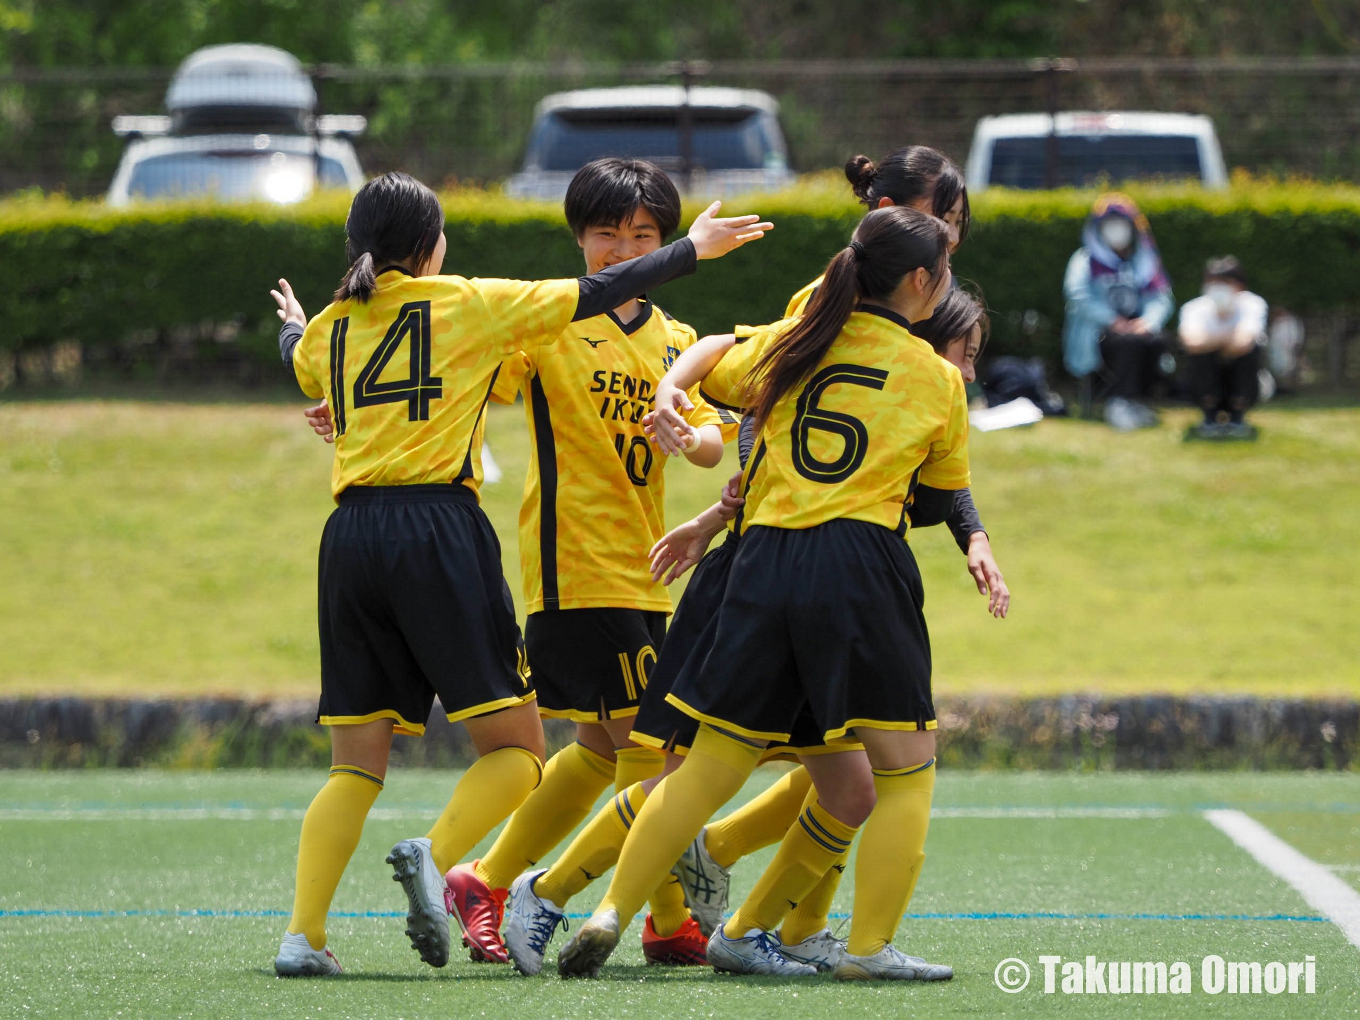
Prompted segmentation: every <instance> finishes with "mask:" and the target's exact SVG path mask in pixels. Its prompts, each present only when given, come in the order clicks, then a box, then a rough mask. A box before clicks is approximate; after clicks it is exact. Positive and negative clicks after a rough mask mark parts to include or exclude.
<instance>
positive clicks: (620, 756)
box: [614, 747, 666, 793]
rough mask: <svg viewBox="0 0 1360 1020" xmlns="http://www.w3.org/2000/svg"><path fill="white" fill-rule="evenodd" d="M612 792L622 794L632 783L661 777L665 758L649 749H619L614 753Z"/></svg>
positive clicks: (656, 751)
mask: <svg viewBox="0 0 1360 1020" xmlns="http://www.w3.org/2000/svg"><path fill="white" fill-rule="evenodd" d="M614 759H615V763H614V792H615V793H622V792H623V791H624V790H626V789H628V787H630V786H632V785H633V784H634V783H640V782H642V781H643V780H644V779H651V778H652V776H659V775H661V770H662V769H663V768H664V767H665V765H666V756H665V754H663V753H662V752H660V751H658V750H656V749H654V748H651V747H620V748H619V749H618V750H617V751H615V752H614Z"/></svg>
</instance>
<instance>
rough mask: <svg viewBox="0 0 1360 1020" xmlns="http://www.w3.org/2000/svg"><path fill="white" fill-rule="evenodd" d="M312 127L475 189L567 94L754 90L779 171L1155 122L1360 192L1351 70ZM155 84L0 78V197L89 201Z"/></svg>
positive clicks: (779, 66)
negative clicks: (1053, 128) (1125, 119)
mask: <svg viewBox="0 0 1360 1020" xmlns="http://www.w3.org/2000/svg"><path fill="white" fill-rule="evenodd" d="M309 73H310V74H311V77H312V80H313V82H314V84H315V86H316V90H317V95H318V101H319V112H322V113H330V114H362V115H364V116H366V117H367V118H368V122H369V128H368V131H367V133H366V134H365V135H364V136H363V137H361V138H360V139H359V140H358V142H357V146H358V154H359V158H360V160H361V162H362V164H363V168H364V170H365V171H367V172H369V173H374V172H381V171H383V170H388V169H393V168H403V169H406V170H409V171H410V172H412V173H414V174H416V175H417V176H420V177H421V178H423V179H426V180H429V181H431V182H455V181H459V182H487V181H496V180H500V179H503V178H505V177H506V176H507V175H509V174H510V173H511V172H512V171H513V170H514V169H515V168H516V165H517V162H518V160H519V159H520V157H521V155H522V153H523V147H524V142H525V139H526V136H527V134H528V131H529V126H530V123H531V121H532V117H533V110H534V106H535V104H536V102H537V101H538V100H539V99H540V98H541V97H543V96H544V95H546V94H548V93H551V92H557V91H562V90H566V89H573V88H583V87H592V86H607V85H619V84H640V83H667V82H679V81H680V80H681V77H682V75H684V74H688V75H690V76H691V80H692V81H694V82H695V83H697V84H711V85H731V86H740V87H747V88H758V89H763V90H765V91H767V92H769V93H771V94H772V95H773V96H775V98H777V99H778V100H779V102H780V104H781V114H780V119H781V121H782V123H783V127H784V131H785V133H786V135H787V137H788V140H789V147H790V155H791V160H792V164H793V166H794V168H795V169H797V170H801V171H807V170H819V169H824V168H827V167H838V166H840V165H841V164H842V163H844V161H845V159H846V158H847V157H848V156H850V155H853V154H855V153H857V152H865V153H867V154H868V155H870V156H871V157H875V158H876V157H878V156H880V155H882V154H883V153H886V152H888V151H890V150H892V149H894V148H896V147H897V146H899V145H903V144H907V143H920V144H925V145H931V146H934V147H936V148H939V149H941V150H943V151H945V152H947V153H950V154H951V155H953V156H955V157H956V158H957V159H959V160H960V161H962V160H963V159H964V158H965V157H966V155H967V151H968V146H969V142H970V139H971V136H972V132H973V128H974V125H975V124H976V122H977V120H978V118H979V117H982V116H985V115H987V114H999V113H1021V112H1042V111H1045V110H1097V111H1108V110H1157V111H1173V112H1185V113H1203V114H1207V115H1209V116H1210V117H1212V118H1213V120H1214V123H1215V125H1216V126H1217V129H1218V134H1219V138H1220V139H1221V142H1222V146H1223V151H1224V156H1225V158H1226V162H1227V165H1228V166H1229V167H1230V168H1234V167H1242V168H1245V169H1247V170H1250V171H1252V172H1253V173H1271V174H1278V175H1288V174H1297V175H1305V176H1310V177H1317V178H1323V179H1349V180H1360V58H1337V59H1260V60H1251V59H1231V60H1230V59H1212V60H1208V59H1206V60H1188V59H1187V60H1181V59H1150V60H1143V59H1138V60H1133V59H1127V60H1126V59H1093V60H1065V59H1064V60H1038V61H1023V60H969V61H936V60H927V61H831V60H827V61H716V62H713V63H697V64H688V65H678V64H649V65H628V66H617V67H604V66H594V65H579V66H558V65H553V66H546V65H530V64H504V63H501V64H481V65H467V66H449V67H430V66H422V67H372V68H362V67H340V66H319V67H314V68H310V69H309ZM171 74H172V71H171V70H170V69H48V70H28V71H15V72H10V73H8V74H6V75H0V193H3V192H11V191H15V190H18V189H22V188H31V187H37V188H41V189H43V190H45V191H64V192H66V193H68V194H70V195H74V196H87V195H99V194H102V193H103V192H104V191H105V190H106V189H107V188H108V186H109V183H110V181H111V179H112V177H113V173H114V169H115V167H116V166H117V163H118V159H119V156H120V153H121V151H122V144H123V143H122V142H121V141H120V140H119V139H118V138H116V137H115V136H114V135H113V133H112V131H111V129H110V123H111V121H112V119H113V118H114V117H115V116H117V115H120V114H154V113H160V112H162V110H163V98H164V95H165V91H166V86H167V85H168V83H169V80H170V76H171Z"/></svg>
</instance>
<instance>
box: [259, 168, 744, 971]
mask: <svg viewBox="0 0 1360 1020" xmlns="http://www.w3.org/2000/svg"><path fill="white" fill-rule="evenodd" d="M716 209H717V207H716V205H715V206H713V207H710V209H709V210H708V211H707V212H706V213H705V214H704V215H702V216H701V217H700V218H699V219H698V220H696V221H695V225H694V226H693V227H692V228H691V230H690V236H689V237H688V238H687V239H684V240H681V241H678V242H676V243H675V244H673V245H669V246H668V247H667V248H664V249H661V250H659V251H657V252H655V253H654V254H652V255H650V256H648V257H646V258H642V259H636V260H633V261H632V262H630V263H628V264H626V265H623V266H619V267H616V268H614V269H610V270H606V271H604V272H603V273H600V274H598V275H596V276H593V277H588V278H582V279H579V280H548V281H540V282H535V283H525V282H520V281H510V280H469V279H464V278H462V277H458V276H438V275H436V274H437V273H438V272H439V269H440V267H441V265H442V263H443V258H444V252H445V248H446V241H445V238H444V234H443V225H444V215H443V210H442V209H441V208H440V205H439V201H438V199H437V198H436V197H435V196H434V193H433V192H431V191H430V190H429V189H428V188H426V187H425V186H424V185H423V184H421V183H420V182H418V181H416V180H415V179H414V178H412V177H409V176H407V175H405V174H399V173H392V174H384V175H383V176H381V177H377V178H375V179H374V180H372V181H370V182H369V183H368V184H366V185H365V186H364V187H363V188H361V189H360V191H359V193H358V194H357V195H356V196H355V198H354V202H353V204H352V205H351V207H350V213H349V218H348V219H347V221H346V224H345V230H346V249H347V253H348V255H349V259H350V266H349V269H348V271H347V272H346V273H345V277H344V279H343V280H342V281H341V284H340V287H339V289H338V290H337V291H336V294H335V300H334V301H333V303H332V304H330V305H329V306H327V308H326V309H325V310H324V311H323V312H322V313H321V314H320V315H318V316H317V317H316V318H314V319H312V320H311V321H310V322H307V321H306V316H305V314H304V313H303V310H302V306H301V305H300V304H299V303H298V301H297V299H296V298H295V297H294V296H293V293H292V289H291V288H290V287H289V286H288V284H287V282H286V281H283V280H281V281H280V289H279V290H278V291H274V292H272V293H273V296H274V300H275V301H276V303H277V304H278V306H279V316H280V318H281V319H283V320H284V325H283V328H282V330H281V331H280V335H279V343H280V351H281V353H282V355H283V359H284V362H285V364H288V365H291V366H292V368H293V371H294V374H295V376H296V378H297V380H298V383H299V385H300V386H301V387H302V390H303V392H304V393H306V394H307V395H309V396H312V397H322V396H324V397H326V398H327V400H328V402H329V404H330V406H331V409H332V413H333V415H334V418H335V424H336V442H335V466H334V469H333V472H332V489H333V491H334V494H335V497H336V502H337V503H338V504H339V506H338V508H337V509H336V510H335V512H334V513H333V514H332V515H331V518H330V520H329V521H328V522H327V525H326V529H325V532H324V533H323V535H322V540H321V550H320V565H319V570H318V597H319V607H318V608H319V612H318V617H319V620H320V630H321V662H322V669H321V673H322V680H321V702H320V707H319V710H318V721H319V722H321V723H323V724H326V725H329V726H331V727H332V730H331V736H332V760H333V762H334V765H333V767H332V769H331V774H330V778H329V780H328V782H327V783H326V785H325V786H324V787H323V788H322V789H321V791H320V792H319V793H318V794H317V796H316V799H315V800H314V801H313V802H312V805H311V806H310V807H309V808H308V810H307V814H306V817H305V818H304V820H303V824H302V835H301V839H300V843H299V848H298V870H297V892H296V898H295V900H294V909H293V916H292V919H291V920H290V922H289V925H288V929H287V933H286V934H285V936H284V938H283V942H282V945H281V947H280V950H279V954H278V957H277V959H276V960H275V970H276V972H277V973H279V974H280V975H285V976H299V975H322V974H334V973H337V972H338V971H339V969H340V968H339V964H338V963H337V962H336V960H335V957H334V956H333V955H332V954H331V953H330V951H329V949H328V948H327V945H326V930H325V918H326V912H327V910H328V908H329V906H330V901H331V899H332V897H333V895H334V892H335V888H336V885H337V884H338V882H339V880H340V876H341V874H342V872H343V871H344V868H345V865H346V864H347V863H348V861H349V858H350V856H351V855H352V854H353V852H354V848H355V846H356V845H357V843H358V840H359V835H360V832H361V830H362V828H363V822H364V819H365V817H366V816H367V814H368V811H369V809H370V808H371V806H372V804H373V802H374V800H375V799H376V798H377V795H378V792H379V791H380V790H381V788H382V784H383V779H384V776H385V773H386V768H387V757H388V751H389V748H390V746H391V741H392V734H393V732H394V731H399V732H407V733H415V734H419V733H420V732H422V731H423V730H424V720H425V718H426V716H427V715H428V714H429V711H430V708H431V706H432V704H433V700H434V697H435V695H436V694H438V695H439V698H440V701H441V703H442V704H443V706H444V709H445V711H447V712H448V714H449V717H450V718H451V719H457V720H461V721H463V723H464V725H465V726H466V728H467V730H468V733H469V736H470V737H471V738H472V741H473V744H474V745H475V746H476V747H477V749H478V752H479V754H480V755H481V757H480V758H479V760H478V761H477V763H476V764H474V765H473V767H472V768H471V769H469V770H468V772H467V774H466V775H465V777H464V781H463V782H460V783H459V784H458V786H457V787H456V788H455V790H454V793H453V796H452V798H451V799H450V801H449V803H448V805H447V807H446V808H445V810H444V813H443V815H442V816H441V817H440V818H439V820H438V821H437V822H436V823H435V826H434V828H433V829H432V830H431V831H430V833H429V835H427V836H425V837H422V838H416V839H408V840H402V841H401V842H400V843H398V844H397V845H396V846H395V847H393V849H392V854H391V855H390V857H389V858H388V860H389V862H390V863H392V864H393V866H394V869H395V871H396V875H395V877H396V878H397V879H398V880H399V881H400V882H401V883H402V886H403V889H404V890H405V892H406V894H407V898H408V900H409V903H410V913H409V915H408V919H407V920H408V932H409V933H410V935H411V940H412V945H413V947H414V948H416V949H417V950H418V951H419V952H420V954H421V957H422V959H424V960H426V961H427V962H429V963H431V964H433V965H435V966H443V965H444V963H446V962H447V960H448V941H449V940H448V909H447V907H446V905H445V892H446V888H447V887H446V885H445V882H444V876H443V870H444V869H445V868H447V867H449V866H451V865H452V864H454V863H455V862H456V861H457V860H458V858H459V857H460V856H461V855H462V854H464V853H466V851H467V850H468V849H470V848H471V847H472V846H473V845H474V844H475V843H476V842H477V840H479V839H481V838H482V837H483V836H484V835H485V834H486V833H487V831H489V830H490V828H491V827H492V826H494V825H495V824H497V823H498V822H499V821H500V820H501V819H503V818H504V817H505V816H506V815H507V814H509V813H510V812H511V811H512V810H514V808H515V807H516V806H517V805H518V804H519V803H520V802H521V801H523V799H524V798H525V797H526V796H527V795H528V794H529V792H530V791H531V790H532V789H533V788H534V787H535V786H536V785H537V784H538V782H539V779H540V776H541V774H542V764H541V763H542V757H543V733H542V726H541V724H540V723H539V721H538V713H537V711H536V710H535V706H534V704H533V700H534V691H533V689H532V688H531V687H530V686H529V680H528V676H527V672H526V670H525V669H524V657H523V653H522V644H521V641H520V636H519V628H518V626H517V624H516V623H515V617H514V607H513V604H512V602H511V599H510V595H509V589H508V588H507V587H506V584H505V579H504V577H503V575H502V574H501V570H500V555H499V547H498V544H497V542H496V537H495V534H494V532H493V531H492V530H491V526H490V523H489V522H488V521H487V520H486V517H485V515H484V514H483V513H482V511H481V509H480V507H479V505H478V492H477V490H478V485H479V482H480V479H481V469H480V451H481V436H482V427H483V410H484V407H485V403H486V400H487V397H488V394H489V392H490V389H491V384H492V381H493V379H494V377H495V374H496V371H497V368H498V366H499V364H500V362H501V361H502V360H503V359H504V358H506V357H508V356H510V355H511V354H513V353H515V352H516V351H521V350H537V349H538V348H539V347H540V346H542V345H543V344H544V343H545V342H551V341H552V340H553V339H555V338H556V337H557V336H558V335H559V334H560V333H561V332H562V331H563V330H564V329H565V328H566V326H567V325H568V323H570V322H571V321H573V320H576V319H581V318H590V317H593V316H595V315H598V314H600V313H602V312H603V311H605V310H607V309H609V308H614V307H617V306H618V305H619V304H621V303H622V302H624V301H626V300H627V299H629V298H630V297H633V296H636V295H638V294H640V293H643V292H645V291H646V290H647V289H649V288H650V287H653V286H656V285H658V284H660V283H662V282H664V281H665V280H668V279H671V278H674V277H675V276H678V275H682V274H683V273H685V272H689V271H692V270H693V267H694V260H695V259H696V258H714V257H717V256H720V255H722V254H725V253H726V252H728V251H731V250H732V249H734V248H736V247H739V246H740V245H741V244H743V243H745V242H746V241H747V240H751V239H754V238H757V237H760V236H763V233H764V230H765V229H767V228H768V224H760V223H758V222H757V220H758V217H736V218H734V219H728V220H717V219H714V217H713V213H715V212H716ZM304 327H305V328H304Z"/></svg>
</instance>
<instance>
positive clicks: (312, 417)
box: [302, 400, 335, 443]
mask: <svg viewBox="0 0 1360 1020" xmlns="http://www.w3.org/2000/svg"><path fill="white" fill-rule="evenodd" d="M302 414H303V416H304V417H305V418H306V419H307V424H308V425H310V426H311V427H312V431H313V432H315V433H316V434H317V435H318V436H320V437H321V438H322V439H324V440H326V442H328V443H333V442H335V423H334V422H333V421H332V420H331V406H330V404H328V403H326V402H325V401H324V400H323V401H321V403H319V404H317V405H316V406H315V407H307V408H304V409H303V411H302Z"/></svg>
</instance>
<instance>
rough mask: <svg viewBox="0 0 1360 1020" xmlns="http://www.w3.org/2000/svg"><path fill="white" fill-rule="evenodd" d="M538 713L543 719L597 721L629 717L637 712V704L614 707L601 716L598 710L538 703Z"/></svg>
mask: <svg viewBox="0 0 1360 1020" xmlns="http://www.w3.org/2000/svg"><path fill="white" fill-rule="evenodd" d="M538 714H539V715H541V716H542V717H543V718H544V719H567V720H569V721H571V722H583V723H597V722H599V721H600V720H601V719H631V718H632V717H633V716H635V715H637V714H638V706H637V705H634V706H632V707H631V708H620V709H616V710H614V711H611V712H610V713H609V714H608V715H603V716H602V715H600V713H599V712H586V711H583V710H581V709H579V708H544V707H543V706H542V705H539V706H538Z"/></svg>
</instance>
